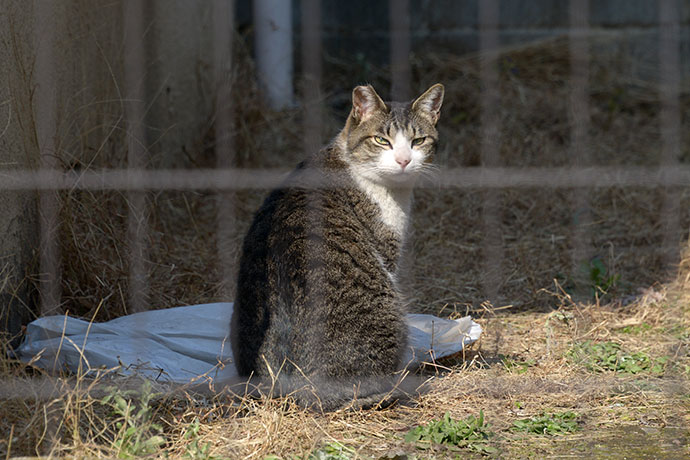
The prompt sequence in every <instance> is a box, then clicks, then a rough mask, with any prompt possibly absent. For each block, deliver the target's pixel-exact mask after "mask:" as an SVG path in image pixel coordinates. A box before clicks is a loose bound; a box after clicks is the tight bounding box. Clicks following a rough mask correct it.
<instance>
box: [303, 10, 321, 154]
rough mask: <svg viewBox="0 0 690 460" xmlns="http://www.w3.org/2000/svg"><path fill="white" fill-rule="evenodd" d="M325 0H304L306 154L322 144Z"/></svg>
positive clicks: (304, 137)
mask: <svg viewBox="0 0 690 460" xmlns="http://www.w3.org/2000/svg"><path fill="white" fill-rule="evenodd" d="M321 54H322V53H321V0H302V83H303V91H302V102H303V107H304V125H303V129H304V134H303V139H304V154H305V155H310V154H312V153H315V152H317V151H318V150H319V149H320V148H321V142H322V141H321V136H322V133H323V123H322V120H323V107H322V104H321V74H322V63H321Z"/></svg>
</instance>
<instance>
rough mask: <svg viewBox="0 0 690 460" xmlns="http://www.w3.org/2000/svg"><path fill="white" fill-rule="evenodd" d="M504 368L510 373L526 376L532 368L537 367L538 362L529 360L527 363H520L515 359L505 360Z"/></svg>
mask: <svg viewBox="0 0 690 460" xmlns="http://www.w3.org/2000/svg"><path fill="white" fill-rule="evenodd" d="M502 362H503V366H504V367H505V368H506V370H507V371H508V372H511V373H513V372H514V373H517V374H524V373H525V372H527V369H529V368H530V367H532V366H535V365H536V364H537V362H536V361H535V360H534V359H527V360H525V361H518V360H517V359H513V358H503V361H502Z"/></svg>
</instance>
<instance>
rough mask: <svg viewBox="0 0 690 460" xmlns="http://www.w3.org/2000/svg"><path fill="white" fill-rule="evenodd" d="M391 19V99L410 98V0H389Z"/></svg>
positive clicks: (402, 99) (403, 99) (404, 99)
mask: <svg viewBox="0 0 690 460" xmlns="http://www.w3.org/2000/svg"><path fill="white" fill-rule="evenodd" d="M388 12H389V15H388V16H389V21H390V61H391V99H392V100H394V101H406V100H408V99H409V98H410V88H411V84H410V80H411V78H412V71H411V70H410V0H388Z"/></svg>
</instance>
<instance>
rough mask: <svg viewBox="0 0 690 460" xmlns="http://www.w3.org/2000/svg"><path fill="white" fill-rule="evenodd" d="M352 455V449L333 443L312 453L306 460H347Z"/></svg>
mask: <svg viewBox="0 0 690 460" xmlns="http://www.w3.org/2000/svg"><path fill="white" fill-rule="evenodd" d="M354 454H355V451H354V449H352V448H350V447H347V446H345V445H343V444H341V443H339V442H337V441H334V442H331V443H329V444H326V445H325V446H323V447H321V448H319V449H317V450H315V451H313V452H312V453H311V454H309V457H307V460H349V459H351V458H352V456H353V455H354Z"/></svg>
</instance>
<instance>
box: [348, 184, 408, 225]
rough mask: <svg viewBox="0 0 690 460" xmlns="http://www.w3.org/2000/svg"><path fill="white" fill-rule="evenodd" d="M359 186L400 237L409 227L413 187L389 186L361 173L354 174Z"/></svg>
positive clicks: (384, 221)
mask: <svg viewBox="0 0 690 460" xmlns="http://www.w3.org/2000/svg"><path fill="white" fill-rule="evenodd" d="M354 178H355V181H356V182H357V185H358V186H359V188H360V189H361V190H362V191H363V192H364V193H365V194H366V195H367V197H369V199H370V200H372V201H373V202H374V203H376V204H377V205H378V207H379V210H380V212H381V214H380V216H381V221H382V222H383V223H384V224H386V225H387V226H388V227H389V228H390V229H391V230H392V231H393V233H395V234H396V235H397V236H398V237H400V239H403V236H404V235H405V231H406V229H407V222H408V220H409V215H410V204H411V202H412V189H411V188H393V189H391V188H388V187H385V186H383V185H381V184H377V183H376V182H372V181H370V180H368V179H367V178H365V177H362V176H361V175H359V174H354Z"/></svg>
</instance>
